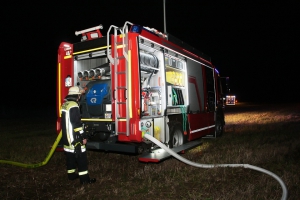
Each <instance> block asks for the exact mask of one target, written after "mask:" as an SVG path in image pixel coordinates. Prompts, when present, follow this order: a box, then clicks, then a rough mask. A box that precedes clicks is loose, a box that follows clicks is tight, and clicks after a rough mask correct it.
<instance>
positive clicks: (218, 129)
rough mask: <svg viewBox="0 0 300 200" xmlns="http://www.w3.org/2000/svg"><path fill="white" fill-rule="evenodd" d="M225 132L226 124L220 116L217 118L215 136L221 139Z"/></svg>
mask: <svg viewBox="0 0 300 200" xmlns="http://www.w3.org/2000/svg"><path fill="white" fill-rule="evenodd" d="M223 132H224V123H223V120H222V118H221V117H220V116H217V118H216V127H215V134H216V137H221V136H222V135H223Z"/></svg>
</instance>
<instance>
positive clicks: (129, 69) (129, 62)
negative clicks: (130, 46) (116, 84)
mask: <svg viewBox="0 0 300 200" xmlns="http://www.w3.org/2000/svg"><path fill="white" fill-rule="evenodd" d="M128 80H129V87H128V93H129V95H128V96H129V97H128V100H129V118H130V119H131V118H132V108H131V106H132V99H131V97H132V94H131V50H128Z"/></svg>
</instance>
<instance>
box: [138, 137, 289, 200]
mask: <svg viewBox="0 0 300 200" xmlns="http://www.w3.org/2000/svg"><path fill="white" fill-rule="evenodd" d="M144 137H145V138H147V139H148V140H150V141H152V142H153V143H155V144H156V145H157V146H159V147H161V148H162V149H164V150H165V151H167V152H168V153H169V154H170V155H172V156H173V157H175V158H177V159H178V160H180V161H182V162H184V163H186V164H188V165H191V166H194V167H199V168H217V167H242V168H249V169H253V170H256V171H259V172H262V173H265V174H268V175H270V176H272V177H273V178H275V179H276V180H277V181H278V182H279V184H280V185H281V188H282V196H281V200H286V199H287V196H288V192H287V188H286V186H285V184H284V182H283V181H282V180H281V179H280V178H279V177H278V176H277V175H276V174H274V173H273V172H270V171H268V170H266V169H263V168H260V167H256V166H253V165H249V164H200V163H196V162H193V161H190V160H187V159H186V158H184V157H182V156H180V155H178V154H177V153H176V152H174V151H172V150H171V149H169V148H168V147H167V146H166V145H164V144H163V143H161V142H160V141H158V140H157V139H156V138H154V137H152V136H151V135H149V134H145V135H144Z"/></svg>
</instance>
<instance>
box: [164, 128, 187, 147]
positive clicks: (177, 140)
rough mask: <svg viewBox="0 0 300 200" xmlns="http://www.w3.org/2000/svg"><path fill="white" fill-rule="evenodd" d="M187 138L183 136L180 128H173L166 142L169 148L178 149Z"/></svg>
mask: <svg viewBox="0 0 300 200" xmlns="http://www.w3.org/2000/svg"><path fill="white" fill-rule="evenodd" d="M186 138H187V136H186V135H184V134H183V130H182V126H180V125H176V126H174V128H173V130H172V132H171V134H170V139H169V142H168V145H169V148H173V147H178V146H180V145H183V144H184V143H186V141H187V139H186Z"/></svg>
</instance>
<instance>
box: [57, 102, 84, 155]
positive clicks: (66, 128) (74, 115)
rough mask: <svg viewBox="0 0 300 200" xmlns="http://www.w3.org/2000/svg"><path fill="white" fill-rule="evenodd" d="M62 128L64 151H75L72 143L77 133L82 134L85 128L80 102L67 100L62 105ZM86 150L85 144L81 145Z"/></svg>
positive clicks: (82, 149)
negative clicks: (83, 126)
mask: <svg viewBox="0 0 300 200" xmlns="http://www.w3.org/2000/svg"><path fill="white" fill-rule="evenodd" d="M61 128H62V142H63V145H64V151H66V152H71V153H74V152H75V151H74V150H75V147H74V145H72V142H73V141H74V139H75V137H76V134H82V133H83V128H82V123H81V116H80V110H79V106H78V103H77V102H75V101H67V102H65V103H64V104H63V105H62V106H61ZM84 151H86V148H85V145H82V146H81V152H84Z"/></svg>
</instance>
